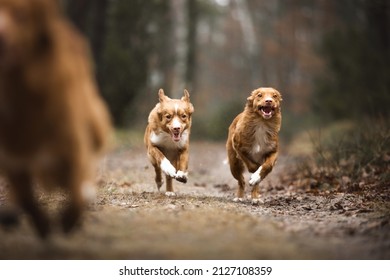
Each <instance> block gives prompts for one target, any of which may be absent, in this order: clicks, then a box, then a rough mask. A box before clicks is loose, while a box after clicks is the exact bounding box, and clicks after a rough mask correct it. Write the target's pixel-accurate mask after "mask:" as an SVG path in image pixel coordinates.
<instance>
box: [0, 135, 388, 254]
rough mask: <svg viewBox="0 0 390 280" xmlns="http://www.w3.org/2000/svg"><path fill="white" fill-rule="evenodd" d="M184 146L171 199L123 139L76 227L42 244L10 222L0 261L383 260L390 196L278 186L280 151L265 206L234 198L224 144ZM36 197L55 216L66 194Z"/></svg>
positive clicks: (288, 163) (283, 159) (264, 187)
mask: <svg viewBox="0 0 390 280" xmlns="http://www.w3.org/2000/svg"><path fill="white" fill-rule="evenodd" d="M191 145H192V146H191V151H190V164H189V166H190V168H189V180H188V182H187V184H181V183H179V182H174V188H175V191H176V193H177V196H176V197H166V196H165V195H164V192H161V193H159V192H158V191H157V188H156V186H155V183H154V171H153V168H151V166H150V164H149V162H148V161H147V157H146V154H145V149H144V147H143V146H142V145H140V144H137V145H130V146H129V145H128V146H126V147H123V148H121V149H117V150H116V151H114V152H112V153H111V154H109V155H108V156H106V158H105V159H104V160H103V161H102V164H101V167H100V171H99V178H100V179H99V188H98V196H97V199H96V201H95V202H94V203H93V204H92V205H90V206H89V207H88V210H87V211H86V213H85V215H84V220H83V224H82V226H81V227H80V229H79V230H78V231H76V232H74V233H72V234H71V235H69V236H63V235H62V234H60V233H57V234H54V235H53V236H52V237H51V238H50V239H49V240H48V241H46V242H42V241H41V240H39V239H38V238H37V237H36V236H35V234H34V231H33V230H32V228H31V227H30V225H29V224H28V221H27V219H26V217H23V218H22V220H21V222H20V224H19V226H18V227H17V228H11V229H4V228H3V229H0V259H205V260H206V259H389V258H390V215H389V211H388V210H389V208H390V207H389V201H382V202H380V203H378V200H373V201H368V200H367V199H363V198H362V197H361V196H360V195H359V194H358V193H329V194H326V195H324V194H318V193H313V192H307V191H306V190H304V189H302V188H296V187H294V186H292V185H289V184H288V183H286V180H283V183H281V181H280V178H281V177H282V176H283V174H284V173H285V172H286V170H288V169H289V168H292V166H293V165H294V164H296V162H295V161H294V160H293V159H292V157H289V156H288V155H286V154H285V155H283V154H282V155H281V156H280V158H279V160H278V163H277V165H276V167H275V169H274V171H273V172H272V173H271V174H270V175H269V176H268V178H266V179H265V180H264V181H263V182H262V183H261V188H260V189H261V192H262V200H263V203H261V204H259V205H251V203H250V201H249V200H247V201H244V202H233V198H234V194H235V192H236V183H235V181H234V179H233V177H232V176H231V174H230V171H229V167H228V165H226V162H225V160H226V154H225V148H224V144H223V143H208V142H194V143H192V144H191ZM246 178H249V173H247V174H246ZM163 188H164V186H163ZM163 188H162V190H164V189H163ZM247 193H248V195H249V188H248V189H247ZM41 200H42V203H43V204H44V205H45V207H46V208H48V209H50V210H51V211H52V212H53V215H54V213H56V211H58V209H57V206H56V205H57V204H58V202H61V201H62V200H63V197H62V195H61V194H50V195H45V196H43V195H42V196H41ZM6 203H7V202H6V191H5V188H4V183H2V184H0V205H4V204H6Z"/></svg>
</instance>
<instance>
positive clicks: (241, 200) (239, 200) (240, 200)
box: [233, 197, 244, 202]
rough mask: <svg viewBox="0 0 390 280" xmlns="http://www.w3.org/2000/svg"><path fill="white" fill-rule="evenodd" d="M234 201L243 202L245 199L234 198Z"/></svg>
mask: <svg viewBox="0 0 390 280" xmlns="http://www.w3.org/2000/svg"><path fill="white" fill-rule="evenodd" d="M233 201H234V202H243V201H244V199H243V198H242V197H235V198H233Z"/></svg>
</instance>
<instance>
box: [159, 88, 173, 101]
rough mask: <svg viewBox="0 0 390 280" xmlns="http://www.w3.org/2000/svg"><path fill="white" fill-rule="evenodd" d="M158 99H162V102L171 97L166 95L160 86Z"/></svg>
mask: <svg viewBox="0 0 390 280" xmlns="http://www.w3.org/2000/svg"><path fill="white" fill-rule="evenodd" d="M158 99H159V100H160V102H164V101H167V100H169V99H170V98H169V97H168V96H166V95H165V93H164V90H163V89H162V88H160V90H159V91H158Z"/></svg>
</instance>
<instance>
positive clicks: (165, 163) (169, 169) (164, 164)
mask: <svg viewBox="0 0 390 280" xmlns="http://www.w3.org/2000/svg"><path fill="white" fill-rule="evenodd" d="M161 170H162V171H163V172H164V173H165V174H166V175H168V176H170V177H172V178H175V177H176V168H175V167H174V166H173V165H172V163H171V162H170V161H169V160H168V159H167V158H164V159H163V160H162V161H161Z"/></svg>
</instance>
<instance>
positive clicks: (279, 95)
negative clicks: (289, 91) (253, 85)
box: [275, 90, 283, 101]
mask: <svg viewBox="0 0 390 280" xmlns="http://www.w3.org/2000/svg"><path fill="white" fill-rule="evenodd" d="M275 91H276V94H277V95H278V98H279V101H283V98H282V94H281V93H280V92H279V91H277V90H275Z"/></svg>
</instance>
